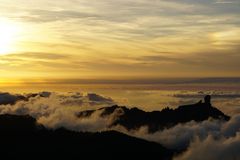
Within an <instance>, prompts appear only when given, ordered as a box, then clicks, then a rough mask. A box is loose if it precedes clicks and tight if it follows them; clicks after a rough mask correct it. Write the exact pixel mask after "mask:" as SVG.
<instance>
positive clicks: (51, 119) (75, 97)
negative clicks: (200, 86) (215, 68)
mask: <svg viewBox="0 0 240 160" xmlns="http://www.w3.org/2000/svg"><path fill="white" fill-rule="evenodd" d="M198 94H203V93H198ZM175 96H176V97H186V96H187V97H192V96H195V95H190V94H188V95H175ZM226 96H229V95H225V97H226ZM220 97H224V96H220ZM197 98H199V97H198V95H197ZM236 99H238V96H236V95H235V97H234V100H236ZM115 104H116V102H115V101H114V100H113V99H112V98H110V97H104V96H102V95H98V94H95V93H79V92H70V93H54V92H41V93H37V94H11V93H0V114H17V115H31V116H32V117H34V118H36V119H37V122H38V123H40V124H43V125H44V126H45V127H47V128H50V129H56V128H59V127H65V128H67V129H70V130H74V131H90V132H97V131H106V130H117V131H120V132H123V133H126V134H128V135H132V136H135V137H139V138H143V139H146V140H149V141H155V142H158V143H160V144H162V145H164V146H165V147H167V148H170V149H177V150H179V151H181V150H185V151H184V152H183V153H182V154H180V155H177V156H175V158H174V160H189V159H191V160H198V159H199V160H200V159H202V158H203V157H202V156H204V159H206V160H226V159H228V160H235V159H240V152H239V148H240V114H239V113H238V112H235V114H232V118H231V119H230V121H228V122H224V121H220V120H213V119H211V118H210V119H209V120H206V121H203V122H200V123H197V122H194V121H191V122H188V123H185V124H178V125H176V126H174V127H172V128H169V129H165V130H161V131H158V132H155V133H152V134H151V133H149V132H148V128H147V126H142V127H141V128H139V129H137V130H130V131H129V130H126V129H125V128H124V127H122V126H114V127H109V126H110V124H111V123H112V122H113V121H114V120H116V119H117V118H118V117H119V115H121V114H123V111H122V110H121V109H119V110H116V111H115V112H114V113H113V114H111V115H109V116H104V117H102V116H100V115H101V112H102V111H101V110H98V111H96V112H94V113H93V114H92V115H91V116H90V117H85V118H79V117H77V116H76V115H77V113H79V112H81V111H85V110H92V109H98V108H101V107H106V106H112V105H115Z"/></svg>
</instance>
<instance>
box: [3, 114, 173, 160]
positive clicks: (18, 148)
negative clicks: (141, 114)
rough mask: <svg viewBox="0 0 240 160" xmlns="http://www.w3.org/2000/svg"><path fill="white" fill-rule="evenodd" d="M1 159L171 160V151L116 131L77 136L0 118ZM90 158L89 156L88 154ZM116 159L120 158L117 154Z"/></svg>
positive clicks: (25, 119) (22, 119) (15, 118)
mask: <svg viewBox="0 0 240 160" xmlns="http://www.w3.org/2000/svg"><path fill="white" fill-rule="evenodd" d="M0 137H1V144H0V151H1V155H4V156H14V155H16V156H17V155H24V154H26V155H33V156H35V155H53V156H54V157H55V158H61V157H62V156H67V157H83V156H86V155H84V153H88V152H89V153H103V154H104V155H105V156H106V157H108V156H109V155H111V154H115V153H117V152H118V153H126V152H129V153H135V152H137V153H136V156H140V155H146V156H147V155H148V154H149V153H151V154H149V155H153V156H157V157H158V158H159V159H171V156H172V155H173V151H172V150H168V149H166V148H164V147H163V146H161V145H160V144H158V143H154V142H148V141H145V140H142V139H139V138H135V137H131V136H128V135H125V134H122V133H119V132H116V131H106V132H98V133H88V132H84V133H83V132H74V131H69V130H66V129H64V128H60V129H57V130H48V129H46V128H45V127H44V126H42V125H39V124H37V122H36V119H34V118H32V117H30V116H17V115H0ZM87 155H88V156H89V155H90V154H87ZM116 155H117V154H116Z"/></svg>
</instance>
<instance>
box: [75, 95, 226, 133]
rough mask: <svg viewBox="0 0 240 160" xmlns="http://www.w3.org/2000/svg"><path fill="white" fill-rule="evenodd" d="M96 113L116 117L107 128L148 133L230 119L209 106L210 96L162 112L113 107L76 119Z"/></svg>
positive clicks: (87, 113) (84, 112) (81, 113)
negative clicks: (188, 124)
mask: <svg viewBox="0 0 240 160" xmlns="http://www.w3.org/2000/svg"><path fill="white" fill-rule="evenodd" d="M96 111H101V116H102V117H108V116H111V115H113V114H114V115H115V116H116V117H115V118H114V121H113V122H112V124H110V125H109V127H112V126H116V125H121V126H123V127H125V128H126V129H128V130H134V129H138V128H140V127H142V126H148V127H149V132H150V133H154V132H156V131H159V130H162V129H164V128H170V127H173V126H175V125H177V124H179V123H186V122H189V121H193V120H194V121H196V122H200V121H204V120H207V119H208V118H210V117H211V118H213V119H219V120H225V121H228V120H229V119H230V117H229V116H227V115H225V114H224V113H222V112H221V111H220V110H218V109H217V108H215V107H213V106H212V105H211V96H206V97H205V98H204V102H202V101H199V102H198V103H196V104H192V105H185V106H179V107H178V108H177V109H170V108H165V109H163V110H162V111H153V112H145V111H143V110H140V109H138V108H132V109H129V108H127V107H121V106H117V105H115V106H112V107H104V108H100V109H98V110H87V111H83V112H79V113H78V114H77V117H79V118H84V117H85V118H86V117H89V116H91V115H92V114H93V113H94V112H96ZM116 113H117V114H116Z"/></svg>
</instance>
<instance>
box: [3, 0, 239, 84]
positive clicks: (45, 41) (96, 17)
mask: <svg viewBox="0 0 240 160" xmlns="http://www.w3.org/2000/svg"><path fill="white" fill-rule="evenodd" d="M239 17H240V1H239V0H60V1H56V0H0V74H1V79H2V81H4V80H5V81H6V80H8V79H21V78H23V79H31V78H39V79H41V78H89V77H90V78H91V77H95V78H96V77H104V78H109V77H133V76H137V77H214V76H221V77H225V76H240V72H239V69H240V63H239V62H240V53H239V49H240V18H239Z"/></svg>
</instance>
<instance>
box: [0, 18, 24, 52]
mask: <svg viewBox="0 0 240 160" xmlns="http://www.w3.org/2000/svg"><path fill="white" fill-rule="evenodd" d="M19 29H20V28H19V27H18V26H17V25H16V24H14V23H12V22H10V21H7V20H1V19H0V55H3V54H8V53H9V52H11V51H12V50H13V47H14V43H15V42H16V41H17V36H18V33H19Z"/></svg>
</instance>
